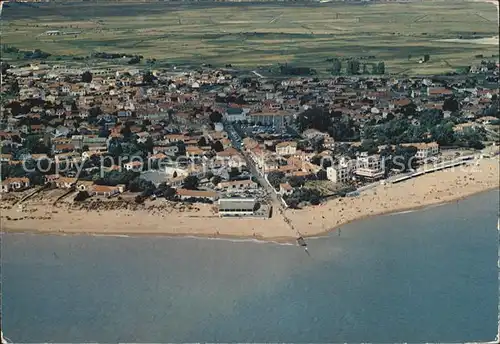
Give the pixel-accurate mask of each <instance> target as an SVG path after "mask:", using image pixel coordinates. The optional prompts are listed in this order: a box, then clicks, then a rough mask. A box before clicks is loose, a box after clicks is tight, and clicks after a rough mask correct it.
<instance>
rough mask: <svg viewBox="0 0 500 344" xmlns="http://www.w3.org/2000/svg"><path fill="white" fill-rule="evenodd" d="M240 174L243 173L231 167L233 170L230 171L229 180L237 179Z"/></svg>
mask: <svg viewBox="0 0 500 344" xmlns="http://www.w3.org/2000/svg"><path fill="white" fill-rule="evenodd" d="M240 174H241V171H240V170H239V169H238V168H236V167H231V169H230V170H229V178H231V179H232V178H236V177H237V176H239V175H240Z"/></svg>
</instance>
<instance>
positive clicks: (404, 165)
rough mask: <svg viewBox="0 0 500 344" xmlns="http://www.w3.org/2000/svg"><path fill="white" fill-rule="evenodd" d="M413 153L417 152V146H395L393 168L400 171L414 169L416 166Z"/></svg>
mask: <svg viewBox="0 0 500 344" xmlns="http://www.w3.org/2000/svg"><path fill="white" fill-rule="evenodd" d="M415 154H417V148H416V147H414V146H396V150H395V152H394V156H393V159H392V165H393V168H395V169H398V170H399V171H400V172H407V171H410V170H415V169H416V168H417V160H416V159H415Z"/></svg>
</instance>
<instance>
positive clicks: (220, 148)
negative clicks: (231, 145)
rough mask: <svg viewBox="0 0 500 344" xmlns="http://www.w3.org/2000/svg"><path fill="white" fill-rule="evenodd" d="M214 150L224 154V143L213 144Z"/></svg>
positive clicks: (216, 142)
mask: <svg viewBox="0 0 500 344" xmlns="http://www.w3.org/2000/svg"><path fill="white" fill-rule="evenodd" d="M212 149H213V150H214V151H216V152H222V151H223V150H224V146H223V145H222V143H221V142H220V141H215V142H214V143H213V144H212Z"/></svg>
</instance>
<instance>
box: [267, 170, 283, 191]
mask: <svg viewBox="0 0 500 344" xmlns="http://www.w3.org/2000/svg"><path fill="white" fill-rule="evenodd" d="M267 180H268V181H269V184H271V185H272V186H273V187H274V188H275V189H276V190H278V188H279V185H280V184H281V183H283V182H284V180H285V174H284V173H283V172H279V171H272V172H269V173H268V175H267Z"/></svg>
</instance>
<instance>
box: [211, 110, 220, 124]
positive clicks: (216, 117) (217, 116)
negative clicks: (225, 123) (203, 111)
mask: <svg viewBox="0 0 500 344" xmlns="http://www.w3.org/2000/svg"><path fill="white" fill-rule="evenodd" d="M209 118H210V122H212V123H220V122H222V115H221V113H220V112H218V111H214V112H212V113H210V115H209Z"/></svg>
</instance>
